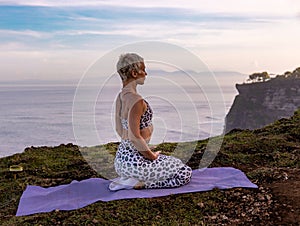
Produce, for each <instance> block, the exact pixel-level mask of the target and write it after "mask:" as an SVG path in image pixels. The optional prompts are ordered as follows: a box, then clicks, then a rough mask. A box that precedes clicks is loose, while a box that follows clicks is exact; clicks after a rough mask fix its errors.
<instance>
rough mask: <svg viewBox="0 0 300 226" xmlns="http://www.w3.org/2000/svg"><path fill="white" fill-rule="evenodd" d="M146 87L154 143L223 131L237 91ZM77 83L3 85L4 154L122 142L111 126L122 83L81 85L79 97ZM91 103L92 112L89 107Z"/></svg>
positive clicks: (0, 145) (0, 138) (0, 128)
mask: <svg viewBox="0 0 300 226" xmlns="http://www.w3.org/2000/svg"><path fill="white" fill-rule="evenodd" d="M145 87H146V86H145ZM145 87H142V88H139V92H140V93H141V94H142V96H143V97H145V99H146V100H147V101H148V102H149V103H150V105H151V107H152V109H153V111H154V118H153V124H154V133H153V138H152V140H151V143H152V144H158V143H161V142H182V141H189V140H195V139H205V138H207V137H210V136H214V135H218V134H220V133H222V130H223V127H224V117H225V115H226V113H227V112H228V110H229V109H230V106H231V104H232V102H233V100H234V97H235V95H236V90H235V88H234V85H232V86H229V85H227V86H221V89H220V90H221V95H222V96H223V97H224V98H223V99H220V96H218V95H217V96H216V98H214V99H211V98H210V97H212V96H215V95H216V93H218V92H219V93H220V90H216V88H213V87H212V88H211V89H209V90H205V91H203V90H200V89H198V88H195V87H187V89H185V90H181V91H180V90H179V91H178V90H175V89H174V88H170V87H167V86H164V84H160V85H159V86H157V87H155V88H153V86H152V88H151V89H147V88H145ZM76 88H77V87H76V86H72V85H2V86H0V106H1V114H0V157H4V156H9V155H12V154H15V153H20V152H23V151H24V149H25V148H26V147H31V146H57V145H59V144H62V143H64V144H66V143H74V144H77V145H80V146H93V145H99V144H105V143H108V142H116V141H119V138H118V136H117V135H116V133H115V131H114V129H113V128H114V101H115V98H116V96H117V94H118V92H119V90H120V87H119V86H113V87H112V86H108V87H105V88H103V87H102V89H101V90H100V89H99V87H95V86H87V87H83V88H82V89H81V93H80V95H81V96H80V98H78V97H79V96H78V95H79V92H78V90H77V92H76ZM95 89H98V94H97V97H91V96H89V93H90V91H91V90H95ZM85 91H86V93H87V95H86V96H85V95H83V93H84V92H85ZM76 95H77V96H76ZM74 101H75V102H74ZM91 103H92V104H93V107H94V108H93V109H94V112H91V111H90V110H88V109H89V106H88V105H90V104H91ZM74 106H75V107H74ZM212 109H213V113H212ZM95 134H96V135H97V138H96V139H95V136H94V135H95Z"/></svg>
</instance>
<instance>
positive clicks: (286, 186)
mask: <svg viewBox="0 0 300 226" xmlns="http://www.w3.org/2000/svg"><path fill="white" fill-rule="evenodd" d="M269 188H270V189H271V191H272V193H273V195H274V197H275V198H276V200H277V203H278V204H279V205H278V206H277V208H276V212H277V214H278V215H277V216H278V217H277V219H278V225H300V189H299V188H300V171H299V170H289V171H288V173H287V175H286V179H285V180H284V181H278V182H274V183H271V184H270V185H269ZM276 212H275V214H276Z"/></svg>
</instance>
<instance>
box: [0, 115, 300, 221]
mask: <svg viewBox="0 0 300 226" xmlns="http://www.w3.org/2000/svg"><path fill="white" fill-rule="evenodd" d="M206 144H207V140H203V141H198V143H197V147H196V149H195V151H194V154H193V156H192V157H191V159H190V160H189V161H188V163H187V164H188V165H190V166H191V167H192V168H193V169H196V168H198V167H199V161H200V159H201V157H202V155H203V152H204V150H205V147H206ZM176 145H177V144H176V143H163V144H161V145H159V146H158V147H157V149H160V150H162V151H163V153H166V154H169V153H171V152H172V150H174V148H175V147H176ZM186 145H188V144H186ZM117 146H118V143H110V144H107V145H105V146H97V147H93V148H84V149H82V152H80V151H79V147H78V146H76V145H72V144H68V145H60V146H57V147H38V148H36V147H31V148H26V149H25V151H24V152H23V153H21V154H15V155H13V156H9V157H5V158H2V159H0V168H1V171H0V200H1V208H0V224H1V225H120V224H123V225H131V224H135V225H144V224H145V225H178V224H182V225H212V224H214V225H222V224H223V225H232V224H234V225H278V224H279V225H286V224H292V225H293V224H297V223H299V222H300V217H299V216H300V192H299V187H300V161H299V160H300V110H298V111H296V112H295V114H294V116H293V117H291V118H288V119H281V120H279V121H276V122H274V123H273V124H271V125H268V126H266V127H264V128H262V129H257V130H253V131H250V130H232V131H231V132H230V133H228V134H226V135H225V137H224V141H223V144H222V147H221V150H220V152H219V153H218V155H217V157H216V159H215V160H214V162H213V163H212V165H211V167H214V166H232V167H236V168H238V169H241V170H243V171H244V172H245V173H246V174H247V176H248V177H249V178H250V179H251V180H252V181H253V182H254V183H256V184H257V185H258V186H259V189H245V188H235V189H229V190H218V189H215V190H213V191H209V192H199V193H190V194H181V195H171V196H167V197H161V198H153V199H132V200H118V201H111V202H97V203H94V204H92V205H89V206H87V207H85V208H81V209H78V210H74V211H53V212H51V213H42V214H34V215H30V216H24V217H16V216H15V213H16V210H17V206H18V202H19V199H20V196H21V194H22V192H23V191H24V189H25V187H26V185H27V184H31V185H40V186H45V187H49V186H56V185H61V184H66V183H70V182H71V181H72V180H83V179H86V178H90V177H100V176H101V175H100V174H99V173H97V172H96V171H95V170H94V169H93V168H91V167H90V165H88V164H87V162H86V160H85V158H84V157H83V156H84V155H85V153H86V152H93V153H94V155H93V160H94V162H93V163H92V164H94V166H97V164H101V163H105V162H106V161H105V156H103V153H101V150H102V149H103V148H106V149H109V150H110V152H111V153H115V151H116V149H117ZM12 165H20V166H22V167H23V169H24V171H23V172H20V173H18V174H16V176H15V178H14V173H13V172H10V171H9V167H10V166H12ZM108 167H109V166H108Z"/></svg>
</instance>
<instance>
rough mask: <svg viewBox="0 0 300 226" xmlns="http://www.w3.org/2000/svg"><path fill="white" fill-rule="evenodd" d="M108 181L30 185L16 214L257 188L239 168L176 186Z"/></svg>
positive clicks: (209, 171)
mask: <svg viewBox="0 0 300 226" xmlns="http://www.w3.org/2000/svg"><path fill="white" fill-rule="evenodd" d="M109 183H110V181H109V180H105V179H101V178H91V179H87V180H82V181H73V182H72V183H71V184H66V185H60V186H57V187H50V188H43V187H39V186H31V185H29V186H27V188H26V189H25V191H24V192H23V194H22V197H21V199H20V203H19V207H18V210H17V214H16V215H17V216H24V215H30V214H34V213H42V212H50V211H53V210H74V209H78V208H82V207H84V206H87V205H89V204H91V203H94V202H97V201H104V202H107V201H112V200H118V199H132V198H152V197H160V196H167V195H171V194H181V193H189V192H199V191H208V190H212V189H213V188H219V189H227V188H233V187H247V188H257V186H256V185H255V184H253V183H251V181H249V179H248V178H247V177H246V175H245V174H244V173H243V172H242V171H240V170H238V169H235V168H231V167H220V168H206V169H202V170H193V173H192V179H191V182H190V183H189V184H187V185H185V186H182V187H179V188H168V189H143V190H134V189H131V190H119V191H110V190H109V189H108V185H109Z"/></svg>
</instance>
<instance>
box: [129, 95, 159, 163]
mask: <svg viewBox="0 0 300 226" xmlns="http://www.w3.org/2000/svg"><path fill="white" fill-rule="evenodd" d="M143 113H144V101H143V99H138V100H136V103H134V104H133V105H132V107H131V110H130V111H129V117H128V120H129V121H128V124H129V128H128V138H129V139H130V141H131V142H132V143H133V144H134V146H135V147H136V149H137V150H138V151H139V152H140V153H141V154H142V155H143V156H144V157H145V158H148V159H150V160H155V159H157V157H158V155H159V152H152V151H151V150H150V148H149V147H148V145H147V143H146V141H145V140H144V138H143V137H142V136H141V133H140V119H141V116H142V115H143Z"/></svg>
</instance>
